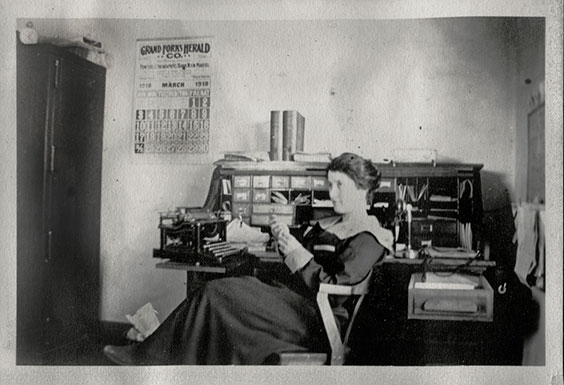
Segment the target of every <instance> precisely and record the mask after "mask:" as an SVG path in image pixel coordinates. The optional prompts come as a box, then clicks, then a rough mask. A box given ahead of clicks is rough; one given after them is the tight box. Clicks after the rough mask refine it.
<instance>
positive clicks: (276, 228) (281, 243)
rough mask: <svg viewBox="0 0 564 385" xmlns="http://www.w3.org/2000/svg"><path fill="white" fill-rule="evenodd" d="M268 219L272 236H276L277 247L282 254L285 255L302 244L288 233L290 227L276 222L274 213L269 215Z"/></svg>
mask: <svg viewBox="0 0 564 385" xmlns="http://www.w3.org/2000/svg"><path fill="white" fill-rule="evenodd" d="M269 219H270V220H269V225H270V231H271V232H272V235H273V236H274V238H276V240H277V242H278V249H279V250H280V251H281V252H282V254H284V255H287V254H289V253H291V252H292V251H294V250H295V249H297V248H298V247H301V246H302V245H301V244H300V242H298V240H297V239H296V238H295V237H294V236H293V235H292V234H290V229H289V228H288V226H287V225H286V224H284V223H280V222H278V221H277V220H276V217H275V216H274V215H271V216H270V218H269Z"/></svg>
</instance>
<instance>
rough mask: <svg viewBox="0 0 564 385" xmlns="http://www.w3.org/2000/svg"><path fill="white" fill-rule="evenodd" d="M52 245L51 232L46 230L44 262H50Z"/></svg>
mask: <svg viewBox="0 0 564 385" xmlns="http://www.w3.org/2000/svg"><path fill="white" fill-rule="evenodd" d="M52 246H53V232H52V231H51V230H49V231H48V232H47V255H46V256H45V263H49V262H51V256H52V255H51V252H52V251H51V250H52Z"/></svg>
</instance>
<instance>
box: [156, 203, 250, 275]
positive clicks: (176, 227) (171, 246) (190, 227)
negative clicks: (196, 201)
mask: <svg viewBox="0 0 564 385" xmlns="http://www.w3.org/2000/svg"><path fill="white" fill-rule="evenodd" d="M158 227H159V230H160V248H159V249H154V250H153V257H155V258H161V259H170V260H171V261H175V262H184V263H198V264H200V263H203V264H208V265H214V264H221V263H224V262H226V261H227V260H229V259H232V258H236V257H241V256H242V251H241V249H240V248H237V247H235V246H233V245H232V244H230V243H229V242H227V238H226V228H227V220H226V219H223V218H219V217H218V216H217V215H216V214H215V213H213V212H211V211H209V210H207V209H204V208H200V207H178V208H176V210H174V211H167V212H162V213H160V219H159V226H158Z"/></svg>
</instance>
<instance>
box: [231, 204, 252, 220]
mask: <svg viewBox="0 0 564 385" xmlns="http://www.w3.org/2000/svg"><path fill="white" fill-rule="evenodd" d="M231 211H232V213H233V216H234V217H235V218H236V217H238V216H239V215H241V216H243V217H247V216H250V215H251V205H250V204H249V203H235V202H233V209H232V210H231Z"/></svg>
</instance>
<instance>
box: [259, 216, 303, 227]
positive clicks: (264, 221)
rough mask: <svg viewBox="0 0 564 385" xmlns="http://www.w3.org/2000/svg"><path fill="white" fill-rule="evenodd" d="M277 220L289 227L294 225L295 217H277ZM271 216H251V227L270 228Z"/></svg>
mask: <svg viewBox="0 0 564 385" xmlns="http://www.w3.org/2000/svg"><path fill="white" fill-rule="evenodd" d="M276 219H277V221H278V222H279V223H284V224H286V225H288V226H292V225H293V224H294V216H293V215H277V216H276ZM269 221H270V215H268V214H253V215H251V225H253V226H268V223H269Z"/></svg>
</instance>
